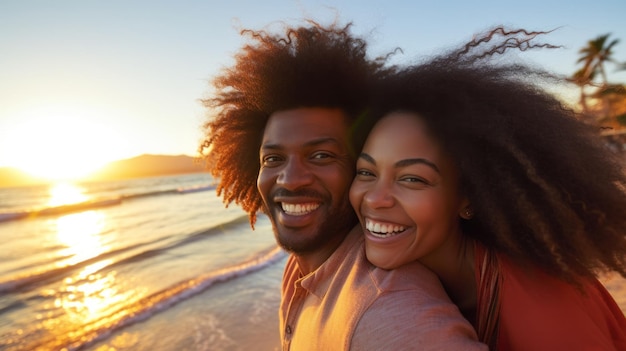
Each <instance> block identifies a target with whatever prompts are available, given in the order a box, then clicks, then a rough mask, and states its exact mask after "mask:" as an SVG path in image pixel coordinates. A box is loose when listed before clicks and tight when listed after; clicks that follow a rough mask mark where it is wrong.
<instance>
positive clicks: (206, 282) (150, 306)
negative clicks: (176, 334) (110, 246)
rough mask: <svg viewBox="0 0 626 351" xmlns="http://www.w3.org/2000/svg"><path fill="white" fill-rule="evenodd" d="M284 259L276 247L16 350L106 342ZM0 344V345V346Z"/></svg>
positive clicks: (81, 346) (77, 346)
mask: <svg viewBox="0 0 626 351" xmlns="http://www.w3.org/2000/svg"><path fill="white" fill-rule="evenodd" d="M285 256H286V253H285V252H284V251H283V250H282V249H281V248H279V247H272V248H270V249H267V250H263V251H261V252H259V253H257V255H256V256H254V257H252V258H251V259H249V260H247V261H244V262H240V263H238V264H235V265H232V266H228V267H225V268H222V269H218V270H214V271H211V272H208V273H206V274H203V275H200V276H197V277H195V278H192V279H188V280H184V281H181V282H179V283H177V284H174V285H171V286H170V287H168V288H166V289H163V290H161V291H159V292H156V293H154V294H152V295H150V296H146V297H144V298H142V299H141V300H139V301H137V302H136V303H134V304H132V305H131V306H124V307H122V308H120V309H119V310H117V311H115V312H112V313H110V314H109V315H107V316H105V317H103V318H100V319H98V320H96V321H94V322H92V323H90V324H86V325H84V326H82V327H81V329H79V330H75V331H73V332H72V333H67V334H65V335H64V336H57V337H56V338H54V339H48V340H28V341H25V340H22V343H21V345H19V347H26V349H32V350H34V349H38V350H39V349H41V350H56V349H67V350H80V349H83V348H85V347H87V346H89V345H92V344H93V343H95V342H97V341H99V340H102V339H104V338H106V337H107V336H109V335H110V334H111V333H113V332H115V331H116V330H119V329H121V328H124V327H127V326H129V325H131V324H134V323H137V322H140V321H143V320H145V319H148V318H149V317H151V316H153V315H154V314H156V313H159V312H161V311H164V310H166V309H168V308H170V307H172V306H174V305H175V304H177V303H179V302H181V301H184V300H186V299H188V298H190V297H192V296H194V295H196V294H198V293H201V292H203V291H204V290H206V289H207V288H209V287H211V286H213V285H215V284H217V283H221V282H225V281H228V280H231V279H234V278H238V277H241V276H244V275H247V274H250V273H253V272H256V271H258V270H260V269H263V268H265V267H268V266H270V265H272V264H274V263H276V262H278V261H280V260H281V259H283V258H284V257H285ZM24 342H25V343H28V345H24ZM2 344H3V343H0V345H2ZM4 345H5V346H9V347H11V346H16V345H11V344H4ZM9 349H10V348H9Z"/></svg>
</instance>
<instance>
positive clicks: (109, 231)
mask: <svg viewBox="0 0 626 351" xmlns="http://www.w3.org/2000/svg"><path fill="white" fill-rule="evenodd" d="M56 187H57V188H55V186H49V187H21V188H0V239H1V240H0V350H7V351H8V350H98V351H105V350H107V351H110V350H153V351H160V350H162V351H165V350H229V351H230V350H270V351H271V350H278V349H279V335H278V306H279V300H280V296H279V295H280V282H281V277H282V270H283V267H284V265H285V262H286V258H287V255H286V253H285V252H283V251H282V250H281V249H279V248H278V247H277V246H276V243H275V241H274V236H273V234H272V230H271V224H270V222H269V220H268V219H267V218H266V217H265V216H260V217H259V219H258V222H257V223H256V225H255V230H252V228H251V227H250V224H249V222H248V217H247V214H246V213H244V212H243V211H242V210H241V209H239V208H238V207H237V206H236V205H231V206H230V207H229V208H224V204H223V203H222V201H221V199H220V198H218V197H217V196H216V194H215V191H214V188H213V181H212V179H211V178H210V177H209V176H208V175H205V174H191V175H182V176H167V177H152V178H142V179H133V180H124V181H115V182H100V183H93V184H92V183H89V184H64V185H56ZM55 189H56V190H55ZM63 194H64V195H63ZM63 199H65V200H63ZM70 199H71V200H70ZM72 201H73V202H72ZM68 203H73V204H72V205H71V206H69V205H68ZM602 281H603V283H604V284H605V285H606V286H607V288H608V289H609V291H610V292H611V294H612V295H613V296H614V297H615V299H616V301H617V302H618V304H619V305H620V308H621V309H622V311H626V280H624V279H623V278H621V277H616V276H608V277H604V278H603V279H602Z"/></svg>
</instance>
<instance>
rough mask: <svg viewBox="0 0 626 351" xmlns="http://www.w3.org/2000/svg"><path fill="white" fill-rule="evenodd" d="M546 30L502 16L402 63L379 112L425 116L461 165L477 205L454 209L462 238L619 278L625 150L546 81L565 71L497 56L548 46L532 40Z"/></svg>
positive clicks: (530, 260) (625, 244)
mask: <svg viewBox="0 0 626 351" xmlns="http://www.w3.org/2000/svg"><path fill="white" fill-rule="evenodd" d="M545 33H546V32H527V31H523V30H520V31H507V30H505V29H504V28H501V27H500V28H496V29H494V30H492V31H490V32H489V33H488V34H487V35H485V36H483V37H481V38H479V39H475V40H473V41H472V42H470V43H468V44H466V45H464V46H463V47H462V48H461V49H460V50H457V51H452V52H449V53H446V54H444V55H441V56H438V57H435V58H431V59H430V60H429V61H428V62H425V63H421V64H415V65H412V66H410V67H407V68H405V69H403V70H401V71H399V72H398V73H397V74H395V75H394V76H393V77H392V78H389V79H387V80H386V81H385V83H384V84H382V85H380V87H379V88H380V89H379V92H378V103H377V105H378V106H377V108H376V109H375V110H376V113H375V115H376V116H378V118H380V117H382V116H383V115H384V114H386V113H388V112H390V111H394V110H405V111H410V112H414V113H417V114H418V115H419V116H420V117H421V118H422V119H423V120H424V121H425V122H426V124H427V125H428V128H429V130H430V132H431V133H432V135H433V136H434V137H435V138H436V140H438V141H439V142H440V143H441V145H442V146H443V147H444V149H445V150H446V151H447V152H448V153H449V155H450V156H451V157H452V158H453V160H454V161H455V163H456V166H457V167H458V169H459V171H460V175H461V180H460V181H461V189H462V190H463V192H464V195H466V196H467V197H468V199H469V201H470V202H471V206H472V208H473V210H474V212H475V216H474V218H473V219H471V220H469V221H467V220H462V228H463V232H464V233H465V234H467V235H468V236H469V237H471V238H473V239H475V240H477V241H479V242H481V243H482V244H484V245H485V246H486V247H488V248H491V249H494V250H496V251H498V252H501V253H503V254H506V255H508V256H509V257H510V258H512V259H514V260H515V261H517V262H518V263H519V264H522V265H531V264H532V265H538V266H540V267H542V268H543V269H545V270H546V271H547V272H548V273H550V274H552V275H555V276H557V277H560V278H562V279H564V280H566V281H569V282H571V283H578V282H579V278H581V277H592V276H597V274H598V273H600V272H603V271H609V270H612V271H617V272H619V273H620V274H621V275H622V276H625V277H626V173H625V168H624V164H623V161H622V160H620V159H619V158H616V157H615V155H614V154H613V153H611V152H609V151H608V149H607V148H606V145H605V143H604V142H603V139H602V137H601V136H600V128H599V127H597V126H591V125H588V124H586V123H584V122H582V121H583V120H585V118H582V116H581V115H580V114H579V113H577V112H575V111H574V110H572V109H570V108H567V107H566V106H565V105H564V104H563V103H562V102H561V101H560V100H559V99H557V98H556V97H555V96H554V95H553V94H551V93H549V92H547V90H546V88H545V85H543V83H550V84H555V83H560V82H564V80H563V78H562V77H558V76H556V75H553V74H550V73H548V72H545V71H543V70H540V69H537V68H533V67H531V66H529V65H526V64H521V63H519V61H517V60H516V61H505V60H501V59H502V58H503V56H502V55H501V54H504V53H505V51H507V50H510V49H519V50H526V49H529V48H533V47H540V46H541V47H543V46H546V44H532V39H534V38H535V37H536V36H537V35H539V34H545ZM495 37H499V39H498V40H499V41H498V40H496V38H495ZM494 41H496V43H494ZM481 46H482V49H481ZM498 61H500V62H499V63H498Z"/></svg>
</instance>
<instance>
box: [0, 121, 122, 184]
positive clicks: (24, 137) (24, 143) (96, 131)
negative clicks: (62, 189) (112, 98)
mask: <svg viewBox="0 0 626 351" xmlns="http://www.w3.org/2000/svg"><path fill="white" fill-rule="evenodd" d="M10 127H11V128H10V129H11V130H10V132H9V133H7V135H8V138H9V140H5V141H4V145H8V146H9V147H10V161H9V162H10V165H11V166H13V167H16V168H19V169H21V170H22V171H24V172H27V173H29V174H30V175H32V176H35V177H39V178H44V179H48V180H52V181H58V180H79V179H80V178H82V177H85V176H87V175H89V174H91V173H93V172H94V171H96V170H98V169H99V168H101V167H102V166H104V165H105V164H106V163H107V162H110V161H112V160H114V159H115V158H116V155H115V153H114V152H112V151H113V150H115V149H116V148H114V147H110V146H111V145H112V144H113V145H115V140H116V136H115V133H113V132H112V131H111V130H109V129H108V128H107V127H106V124H105V123H102V121H98V120H94V118H90V116H89V115H88V114H86V113H84V112H83V113H81V112H80V111H72V110H71V109H65V110H62V111H50V110H48V111H46V113H45V114H41V115H36V116H33V115H30V116H24V118H22V119H21V121H20V123H16V124H14V125H11V126H10Z"/></svg>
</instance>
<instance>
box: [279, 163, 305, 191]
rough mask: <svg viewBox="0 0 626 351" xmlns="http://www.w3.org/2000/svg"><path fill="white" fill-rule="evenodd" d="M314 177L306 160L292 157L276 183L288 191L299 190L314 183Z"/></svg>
mask: <svg viewBox="0 0 626 351" xmlns="http://www.w3.org/2000/svg"><path fill="white" fill-rule="evenodd" d="M313 179H314V176H313V173H312V171H311V169H310V167H309V166H308V165H307V163H306V161H305V160H301V159H299V158H296V157H291V158H289V159H288V161H287V162H286V163H285V164H284V166H283V168H282V169H281V171H280V174H279V175H278V179H277V180H276V183H277V184H279V185H281V186H283V187H284V188H286V189H297V188H300V187H302V186H306V185H309V184H311V183H312V182H313Z"/></svg>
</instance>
